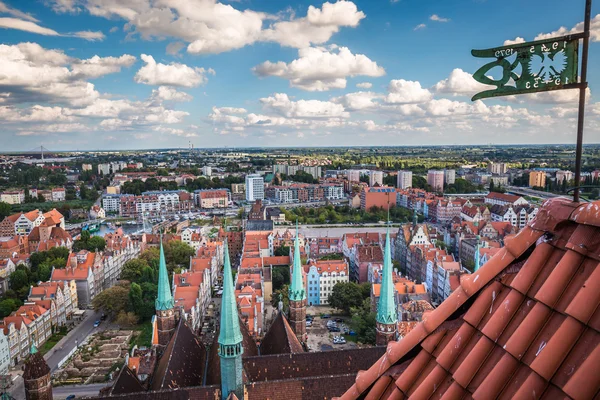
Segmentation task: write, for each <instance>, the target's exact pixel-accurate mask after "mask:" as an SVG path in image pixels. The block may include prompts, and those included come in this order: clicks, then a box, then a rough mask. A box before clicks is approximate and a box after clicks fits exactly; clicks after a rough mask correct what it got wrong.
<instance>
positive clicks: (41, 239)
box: [26, 217, 73, 253]
mask: <svg viewBox="0 0 600 400" xmlns="http://www.w3.org/2000/svg"><path fill="white" fill-rule="evenodd" d="M72 245H73V238H72V237H71V234H69V233H68V232H67V231H65V230H64V229H63V228H61V227H60V222H57V221H55V220H54V218H53V217H48V218H46V219H45V220H44V222H42V224H41V225H40V226H36V227H35V228H33V230H32V231H31V232H30V233H29V235H28V236H27V247H28V248H27V251H26V252H27V253H36V252H39V251H46V250H50V249H51V248H53V247H66V248H67V249H69V250H71V247H72Z"/></svg>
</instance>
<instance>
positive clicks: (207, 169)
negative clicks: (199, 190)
mask: <svg viewBox="0 0 600 400" xmlns="http://www.w3.org/2000/svg"><path fill="white" fill-rule="evenodd" d="M202 175H204V176H211V175H212V168H211V167H209V166H208V165H205V166H204V167H202Z"/></svg>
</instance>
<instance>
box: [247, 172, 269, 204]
mask: <svg viewBox="0 0 600 400" xmlns="http://www.w3.org/2000/svg"><path fill="white" fill-rule="evenodd" d="M264 198H265V180H264V178H263V177H262V176H260V175H259V174H248V175H246V201H256V200H264Z"/></svg>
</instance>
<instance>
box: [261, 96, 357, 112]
mask: <svg viewBox="0 0 600 400" xmlns="http://www.w3.org/2000/svg"><path fill="white" fill-rule="evenodd" d="M260 102H261V103H262V104H263V106H264V107H265V108H266V109H269V110H272V111H274V112H276V113H278V114H280V115H282V116H285V117H288V118H331V117H342V118H346V117H349V116H350V114H349V113H348V112H346V111H345V110H344V106H342V105H341V104H336V103H333V102H330V101H320V100H298V101H293V100H291V99H290V98H289V97H288V95H287V94H285V93H275V94H274V95H273V96H270V97H266V98H262V99H260Z"/></svg>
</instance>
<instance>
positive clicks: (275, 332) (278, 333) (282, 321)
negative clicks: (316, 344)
mask: <svg viewBox="0 0 600 400" xmlns="http://www.w3.org/2000/svg"><path fill="white" fill-rule="evenodd" d="M302 352H304V349H303V348H302V345H301V344H300V342H299V341H298V338H297V337H296V335H295V334H294V331H293V330H292V327H291V326H290V324H289V323H288V321H287V319H286V318H285V316H284V315H283V313H279V315H277V317H276V318H275V320H274V321H273V324H272V325H271V327H270V328H269V331H268V332H267V334H266V335H265V337H264V339H263V341H262V343H261V345H260V354H261V355H268V354H282V353H302Z"/></svg>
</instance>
